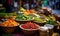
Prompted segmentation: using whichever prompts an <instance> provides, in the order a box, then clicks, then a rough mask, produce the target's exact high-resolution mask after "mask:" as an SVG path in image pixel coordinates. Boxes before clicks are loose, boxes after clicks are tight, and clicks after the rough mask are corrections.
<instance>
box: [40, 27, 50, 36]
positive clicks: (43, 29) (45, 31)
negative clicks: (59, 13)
mask: <svg viewBox="0 0 60 36" xmlns="http://www.w3.org/2000/svg"><path fill="white" fill-rule="evenodd" d="M39 36H49V34H48V28H47V27H40V30H39Z"/></svg>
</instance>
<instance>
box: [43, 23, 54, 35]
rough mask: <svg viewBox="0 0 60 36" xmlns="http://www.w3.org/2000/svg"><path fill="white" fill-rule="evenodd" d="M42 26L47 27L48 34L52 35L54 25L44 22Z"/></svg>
mask: <svg viewBox="0 0 60 36" xmlns="http://www.w3.org/2000/svg"><path fill="white" fill-rule="evenodd" d="M44 26H45V27H48V29H49V36H52V34H53V28H54V26H53V25H50V24H46V25H44Z"/></svg>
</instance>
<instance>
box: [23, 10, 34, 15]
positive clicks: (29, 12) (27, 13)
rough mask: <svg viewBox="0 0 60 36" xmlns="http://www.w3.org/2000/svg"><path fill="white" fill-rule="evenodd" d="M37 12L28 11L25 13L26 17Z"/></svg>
mask: <svg viewBox="0 0 60 36" xmlns="http://www.w3.org/2000/svg"><path fill="white" fill-rule="evenodd" d="M34 12H35V11H34V10H27V11H25V12H24V14H25V15H29V14H33V13H34Z"/></svg>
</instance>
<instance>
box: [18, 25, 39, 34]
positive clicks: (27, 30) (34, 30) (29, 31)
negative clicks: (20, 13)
mask: <svg viewBox="0 0 60 36" xmlns="http://www.w3.org/2000/svg"><path fill="white" fill-rule="evenodd" d="M22 25H24V24H21V25H20V26H19V27H20V28H21V29H22V31H23V33H24V34H26V35H32V34H34V33H36V31H37V30H39V28H40V26H39V25H37V24H36V25H37V27H38V28H37V29H25V28H23V27H22Z"/></svg>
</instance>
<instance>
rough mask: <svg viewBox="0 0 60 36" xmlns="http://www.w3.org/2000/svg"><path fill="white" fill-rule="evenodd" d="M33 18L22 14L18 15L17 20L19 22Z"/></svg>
mask: <svg viewBox="0 0 60 36" xmlns="http://www.w3.org/2000/svg"><path fill="white" fill-rule="evenodd" d="M32 18H33V17H32V16H28V15H24V14H20V15H17V17H16V19H18V20H31V19H32Z"/></svg>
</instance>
